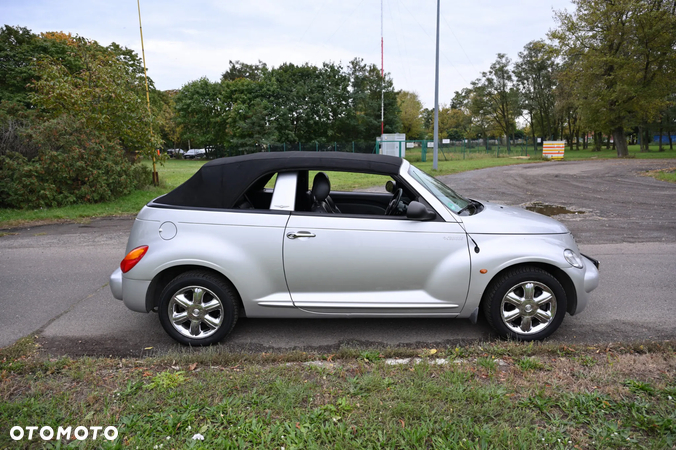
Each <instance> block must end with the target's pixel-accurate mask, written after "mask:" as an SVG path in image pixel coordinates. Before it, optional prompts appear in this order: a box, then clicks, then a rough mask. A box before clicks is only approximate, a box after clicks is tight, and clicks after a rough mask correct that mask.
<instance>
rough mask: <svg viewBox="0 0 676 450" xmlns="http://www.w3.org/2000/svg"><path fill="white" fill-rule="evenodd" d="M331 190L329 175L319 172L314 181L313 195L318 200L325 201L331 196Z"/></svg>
mask: <svg viewBox="0 0 676 450" xmlns="http://www.w3.org/2000/svg"><path fill="white" fill-rule="evenodd" d="M329 192H331V182H330V181H329V177H327V176H326V174H325V173H324V172H319V173H318V174H317V175H315V178H314V180H313V181H312V196H313V197H314V198H315V200H317V201H318V202H323V201H324V200H326V197H328V196H329Z"/></svg>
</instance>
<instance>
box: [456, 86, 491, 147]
mask: <svg viewBox="0 0 676 450" xmlns="http://www.w3.org/2000/svg"><path fill="white" fill-rule="evenodd" d="M463 92H464V95H463V97H464V98H465V99H466V100H465V101H466V103H465V104H466V108H467V110H468V112H469V116H470V117H471V123H472V127H471V130H472V133H473V134H475V135H476V136H477V137H479V138H482V139H484V144H485V145H486V150H488V138H489V136H490V134H491V133H492V132H493V129H494V128H495V122H494V120H493V117H492V115H491V102H490V100H489V99H488V93H487V92H486V87H485V86H484V85H483V84H482V83H481V81H480V80H475V81H473V82H472V89H467V90H463Z"/></svg>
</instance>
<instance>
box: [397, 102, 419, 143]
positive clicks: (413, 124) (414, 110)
mask: <svg viewBox="0 0 676 450" xmlns="http://www.w3.org/2000/svg"><path fill="white" fill-rule="evenodd" d="M397 101H398V104H399V109H400V111H401V112H400V114H399V120H400V121H401V131H402V132H403V133H406V139H420V138H422V137H423V135H424V130H423V117H422V109H423V107H422V102H421V101H420V98H419V97H418V94H416V93H415V92H408V91H399V93H398V94H397Z"/></svg>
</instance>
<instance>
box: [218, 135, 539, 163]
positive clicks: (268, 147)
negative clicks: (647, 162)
mask: <svg viewBox="0 0 676 450" xmlns="http://www.w3.org/2000/svg"><path fill="white" fill-rule="evenodd" d="M444 141H445V140H444ZM444 141H441V142H440V143H439V159H440V160H445V159H446V160H449V159H466V158H471V157H486V156H488V157H491V156H492V157H497V158H499V157H508V156H541V155H542V147H538V149H537V151H535V150H534V149H533V145H532V143H529V142H528V140H527V139H526V140H515V141H512V142H511V145H510V148H509V149H508V148H507V145H506V144H505V143H504V142H500V141H498V140H489V141H488V142H485V141H483V140H464V141H446V142H444ZM382 144H395V145H394V147H395V148H397V149H398V151H395V153H396V154H395V155H394V156H399V157H401V158H406V159H408V160H410V161H413V162H415V161H422V162H426V161H427V159H428V158H431V157H432V152H433V148H434V142H433V141H432V140H409V141H382V142H380V141H377V142H375V143H374V142H373V141H371V142H364V141H361V142H359V141H353V142H309V143H301V142H294V143H291V142H282V143H270V144H258V145H255V146H251V147H239V148H225V147H208V148H207V157H208V158H221V157H224V156H237V155H245V154H249V153H260V152H291V151H301V152H347V153H382V151H381V146H382ZM390 148H392V146H391V145H390ZM390 154H392V153H390Z"/></svg>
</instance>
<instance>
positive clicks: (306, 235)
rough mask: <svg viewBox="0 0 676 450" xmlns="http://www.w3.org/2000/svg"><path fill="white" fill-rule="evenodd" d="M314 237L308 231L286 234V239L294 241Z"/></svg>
mask: <svg viewBox="0 0 676 450" xmlns="http://www.w3.org/2000/svg"><path fill="white" fill-rule="evenodd" d="M315 236H316V235H315V234H313V233H310V232H309V231H296V232H295V233H287V234H286V237H288V238H289V239H296V238H312V237H315Z"/></svg>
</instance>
